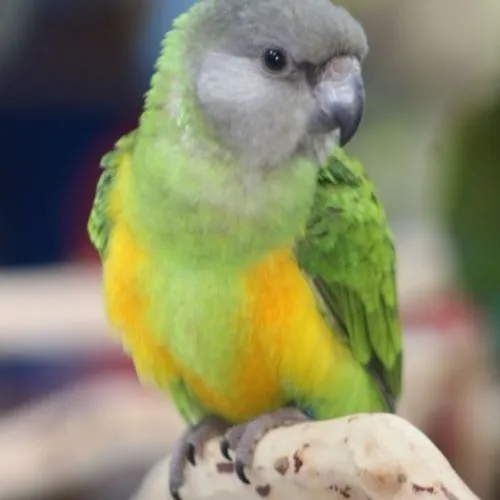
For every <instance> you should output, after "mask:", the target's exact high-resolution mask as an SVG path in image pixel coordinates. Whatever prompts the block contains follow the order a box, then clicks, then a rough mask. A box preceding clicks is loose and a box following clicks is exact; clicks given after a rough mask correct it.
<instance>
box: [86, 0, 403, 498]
mask: <svg viewBox="0 0 500 500" xmlns="http://www.w3.org/2000/svg"><path fill="white" fill-rule="evenodd" d="M366 53H367V41H366V37H365V34H364V31H363V29H362V27H361V26H360V24H359V23H358V22H357V21H356V20H354V19H353V18H352V17H351V15H350V14H349V13H348V12H347V11H346V10H344V9H343V8H341V7H337V6H335V5H333V4H332V3H331V2H330V1H329V0H252V1H248V0H200V1H199V2H198V3H196V4H194V5H193V7H191V9H190V10H188V11H187V13H185V14H183V15H182V16H180V17H179V18H178V19H177V20H176V22H175V23H174V27H173V28H172V30H171V31H170V32H169V33H168V34H167V36H166V38H165V41H164V45H163V50H162V53H161V55H160V58H159V60H158V63H157V71H156V73H155V75H154V77H153V79H152V83H151V89H150V91H149V92H148V93H147V96H146V99H145V106H144V112H143V114H142V116H141V119H140V123H139V126H138V128H137V129H136V130H135V131H133V132H131V133H130V134H128V135H126V136H125V137H123V138H121V139H120V140H119V141H118V142H117V144H116V146H115V148H114V150H113V151H112V152H110V153H108V154H107V155H106V156H105V157H104V158H103V161H102V165H103V167H104V170H103V172H102V175H101V178H100V181H99V183H98V186H97V192H96V196H95V200H94V205H93V208H92V212H91V214H90V218H89V233H90V237H91V240H92V242H93V244H94V245H95V247H96V248H97V250H98V252H99V254H100V256H101V260H102V264H103V286H104V295H105V300H106V308H107V314H108V316H109V318H110V322H111V324H112V325H113V327H114V329H115V330H116V331H117V332H119V335H120V338H121V342H122V343H123V346H124V348H125V349H126V350H127V352H128V353H129V354H130V355H131V357H132V359H133V362H134V365H135V368H136V371H137V373H138V376H139V377H140V378H141V379H145V380H150V381H152V382H153V383H154V384H155V385H156V386H158V387H159V388H160V389H161V390H163V391H165V393H167V394H170V396H171V397H172V399H173V401H174V403H175V405H176V407H177V408H178V410H179V412H180V413H181V415H182V416H183V418H184V419H185V421H186V423H187V424H188V428H187V430H186V431H185V433H184V434H183V436H181V438H180V439H179V440H178V442H177V444H176V447H175V450H174V452H173V454H172V458H171V462H170V492H171V495H172V497H173V498H177V499H178V498H180V489H181V487H182V485H183V481H184V471H185V467H186V466H187V463H188V462H191V463H192V464H193V465H195V464H196V459H197V457H199V456H201V454H202V450H203V445H204V443H205V442H206V441H207V440H208V439H210V438H212V437H214V436H220V437H221V451H222V452H223V453H224V455H226V457H228V458H229V457H232V459H233V460H234V462H235V470H236V473H237V475H238V476H239V478H240V479H241V480H242V481H243V482H246V483H248V478H247V470H248V469H249V468H251V465H252V456H253V449H254V447H255V445H256V443H257V442H258V440H259V439H260V438H261V437H262V436H263V435H264V434H265V433H266V432H268V431H269V430H270V429H272V428H274V427H277V426H280V425H292V424H295V423H298V422H301V421H304V420H306V419H329V418H334V417H339V416H343V415H347V414H352V413H357V412H378V411H381V412H384V411H387V412H390V411H393V410H394V404H395V401H396V400H397V398H398V396H399V394H400V387H401V366H402V340H401V326H400V321H399V314H398V306H397V297H396V286H395V252H394V246H393V241H392V236H391V233H390V231H389V229H388V227H387V222H386V218H385V214H384V211H383V208H382V207H381V205H380V204H379V202H378V200H377V198H376V196H375V194H374V191H373V187H372V185H371V183H370V182H369V181H368V179H367V178H366V177H365V175H364V173H363V169H362V167H361V165H360V164H359V163H358V162H356V161H354V160H352V159H350V158H348V157H347V156H346V155H345V154H344V153H343V152H342V150H341V149H340V147H342V146H343V145H345V144H346V143H347V142H348V141H349V140H350V139H351V138H352V137H353V135H354V134H355V132H356V131H357V129H358V125H359V123H360V120H361V115H362V110H363V103H364V86H363V80H362V76H361V64H362V61H363V59H364V57H365V55H366ZM339 146H340V147H339ZM229 451H231V454H229ZM229 459H231V458H229Z"/></svg>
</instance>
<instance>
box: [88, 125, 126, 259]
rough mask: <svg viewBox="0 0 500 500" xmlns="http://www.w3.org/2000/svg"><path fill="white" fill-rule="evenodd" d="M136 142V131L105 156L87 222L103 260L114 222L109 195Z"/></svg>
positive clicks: (90, 234) (93, 241) (92, 238)
mask: <svg viewBox="0 0 500 500" xmlns="http://www.w3.org/2000/svg"><path fill="white" fill-rule="evenodd" d="M135 140H136V131H133V132H131V133H129V134H127V135H125V136H123V137H122V138H121V139H120V140H119V141H118V142H117V143H116V144H115V147H114V149H113V150H111V151H110V152H109V153H107V154H106V155H104V156H103V158H102V160H101V167H102V168H103V172H102V173H101V177H100V178H99V182H98V183H97V188H96V193H95V197H94V203H93V205H92V210H91V212H90V216H89V220H88V222H87V230H88V233H89V237H90V241H91V242H92V244H93V245H94V247H95V248H96V250H97V251H98V253H99V255H100V257H101V259H104V257H105V255H106V248H107V246H108V239H109V234H110V232H111V227H112V220H111V218H110V217H109V213H108V204H109V193H110V191H111V189H112V187H113V184H114V182H115V178H116V172H117V171H118V167H119V166H120V162H121V159H122V158H123V155H124V154H125V153H127V152H129V151H131V150H132V149H133V147H134V144H135Z"/></svg>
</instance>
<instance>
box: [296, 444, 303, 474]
mask: <svg viewBox="0 0 500 500" xmlns="http://www.w3.org/2000/svg"><path fill="white" fill-rule="evenodd" d="M303 465H304V461H303V460H302V457H301V456H300V451H298V450H297V451H296V452H295V453H294V454H293V471H294V472H295V474H298V472H299V471H300V469H301V468H302V466H303Z"/></svg>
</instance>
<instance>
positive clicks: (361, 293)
mask: <svg viewBox="0 0 500 500" xmlns="http://www.w3.org/2000/svg"><path fill="white" fill-rule="evenodd" d="M296 257H297V260H298V262H299V265H300V267H301V268H302V270H303V271H304V272H305V273H306V274H307V275H308V276H309V278H310V279H311V282H312V283H313V286H314V289H315V292H317V297H318V302H319V304H320V307H321V309H322V312H323V313H324V315H325V317H326V318H327V319H328V320H329V321H330V322H331V324H332V326H333V325H335V327H336V328H335V329H336V331H339V330H340V331H341V332H342V334H343V336H344V339H345V341H346V342H348V344H349V347H350V349H351V351H352V353H353V356H354V358H355V359H356V360H357V361H358V362H359V363H361V364H362V365H364V366H366V367H367V369H368V370H370V372H371V373H372V374H373V376H374V377H375V379H376V380H377V382H379V384H380V385H381V389H382V392H383V394H384V396H385V398H386V400H387V403H388V404H389V406H390V407H391V408H393V407H394V403H395V400H396V399H397V398H398V397H399V395H400V392H401V371H402V332H401V323H400V318H399V312H398V302H397V292H396V277H395V262H396V255H395V249H394V243H393V238H392V234H391V232H390V230H389V228H388V225H387V220H386V217H385V213H384V210H383V208H382V206H381V205H380V204H379V202H378V200H377V197H376V195H375V192H374V188H373V185H372V184H371V183H370V181H369V180H368V179H367V177H366V176H365V174H364V171H363V167H362V165H361V164H360V163H359V162H357V161H355V160H352V159H350V158H348V157H347V156H346V155H345V153H343V152H342V151H341V150H340V149H337V151H336V152H335V153H334V155H333V156H332V157H331V158H330V160H329V164H328V165H327V166H326V167H325V168H324V169H322V170H321V171H320V173H319V178H318V185H317V191H316V197H315V202H314V207H313V210H312V212H311V216H310V219H309V222H308V225H307V229H306V233H305V236H304V238H303V239H302V240H300V241H298V242H297V246H296Z"/></svg>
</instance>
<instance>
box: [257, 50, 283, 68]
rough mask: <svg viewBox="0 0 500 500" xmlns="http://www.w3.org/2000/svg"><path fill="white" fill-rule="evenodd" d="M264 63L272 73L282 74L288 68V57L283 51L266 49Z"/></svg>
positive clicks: (263, 57)
mask: <svg viewBox="0 0 500 500" xmlns="http://www.w3.org/2000/svg"><path fill="white" fill-rule="evenodd" d="M262 61H263V63H264V66H265V67H266V69H267V70H268V71H270V72H271V73H281V72H282V71H284V70H285V69H286V68H287V66H288V57H287V55H286V53H285V51H284V50H282V49H266V50H265V51H264V54H263V56H262Z"/></svg>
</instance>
